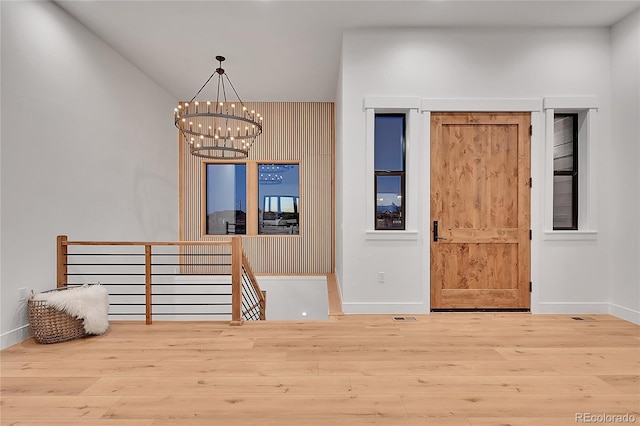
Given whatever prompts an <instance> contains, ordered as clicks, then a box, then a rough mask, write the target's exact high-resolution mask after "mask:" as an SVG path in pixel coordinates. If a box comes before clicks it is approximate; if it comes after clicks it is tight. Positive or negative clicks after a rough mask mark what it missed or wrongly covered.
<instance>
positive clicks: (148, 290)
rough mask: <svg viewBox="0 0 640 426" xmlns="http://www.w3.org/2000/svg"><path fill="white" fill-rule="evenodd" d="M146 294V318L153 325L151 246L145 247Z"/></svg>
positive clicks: (146, 245)
mask: <svg viewBox="0 0 640 426" xmlns="http://www.w3.org/2000/svg"><path fill="white" fill-rule="evenodd" d="M144 287H145V288H144V293H145V300H144V304H145V318H146V322H147V325H148V324H151V244H145V246H144Z"/></svg>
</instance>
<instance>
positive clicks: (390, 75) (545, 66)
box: [336, 28, 637, 313]
mask: <svg viewBox="0 0 640 426" xmlns="http://www.w3.org/2000/svg"><path fill="white" fill-rule="evenodd" d="M610 78H611V75H610V40H609V30H608V29H606V28H592V29H553V28H545V29H454V28H426V29H410V30H400V29H398V30H396V29H368V30H353V31H352V32H348V33H347V34H345V36H344V41H343V52H342V86H341V87H342V91H341V96H342V110H341V113H340V114H339V115H338V116H337V117H336V119H337V121H338V123H339V124H338V126H337V128H338V129H340V128H342V132H341V134H339V135H337V137H336V140H337V141H338V142H339V143H340V146H339V147H338V148H337V150H336V151H337V156H338V157H339V158H337V165H338V167H340V168H341V170H340V171H338V175H342V176H344V179H343V180H342V192H341V193H337V197H339V198H340V199H339V200H338V201H337V204H338V205H341V210H342V212H343V213H342V224H341V231H342V235H340V234H338V241H337V244H338V246H339V248H337V250H336V252H337V253H339V254H340V253H341V256H342V259H339V260H337V264H341V263H342V264H343V265H344V266H343V270H342V271H338V275H339V276H338V279H339V280H340V283H341V285H342V297H343V303H344V306H343V309H344V311H345V312H346V313H355V312H369V313H384V312H398V313H407V312H413V313H420V312H428V310H429V300H428V292H427V291H424V289H425V286H426V287H427V288H428V286H429V285H430V284H429V277H428V268H424V267H422V265H421V264H423V263H424V262H427V263H428V262H429V257H428V256H429V210H428V209H429V201H428V194H429V190H428V186H427V185H428V175H429V158H428V157H429V149H428V147H426V146H422V147H421V148H422V149H420V153H421V154H420V155H421V157H420V159H419V169H420V170H419V172H417V173H414V178H416V177H417V178H418V180H419V181H418V182H415V183H416V184H418V185H420V188H419V189H418V193H419V194H422V196H421V199H420V200H418V203H419V214H420V225H419V228H420V229H418V231H419V238H418V240H416V241H371V240H367V239H366V237H365V231H366V229H365V223H366V215H368V214H372V212H369V211H366V209H365V208H363V206H365V205H366V204H367V203H366V197H368V196H372V195H371V194H367V193H366V190H365V188H366V179H367V178H368V177H367V174H366V170H365V169H366V162H365V155H364V144H365V113H364V110H363V99H364V98H365V97H374V96H375V97H402V96H408V97H419V98H421V99H500V98H509V99H540V101H542V98H544V97H545V96H596V97H598V100H599V109H598V112H597V114H598V126H597V135H595V136H596V138H595V139H596V143H597V144H598V145H599V147H600V148H599V149H598V150H597V152H598V158H597V161H596V162H595V163H596V164H595V170H594V173H596V174H597V176H598V181H597V188H596V191H595V192H596V194H597V197H598V202H597V206H598V207H597V208H598V211H597V212H596V213H597V217H599V218H600V219H599V222H598V228H597V231H598V233H597V235H596V237H595V239H594V240H591V241H549V240H547V239H545V238H544V232H543V231H544V229H543V223H544V221H543V219H544V217H543V216H544V215H543V212H544V211H545V206H544V204H543V203H544V194H543V192H542V190H541V189H542V188H543V187H544V185H542V182H543V181H544V178H545V173H548V169H545V167H544V153H545V151H544V130H543V124H544V123H543V121H542V118H541V117H542V114H539V113H535V114H533V120H534V123H533V124H534V135H533V137H532V176H533V178H534V189H533V191H532V228H533V230H534V241H533V243H532V280H533V282H534V292H533V294H532V311H533V312H608V301H609V284H608V280H609V276H610V275H609V264H608V262H607V258H608V257H609V250H610V249H611V248H612V247H613V246H614V244H613V243H612V241H611V238H610V235H609V232H608V222H609V221H608V216H607V214H608V209H607V208H606V205H607V203H608V202H610V201H611V200H610V198H611V197H612V196H610V195H608V194H607V192H608V190H609V185H610V183H611V174H612V173H611V171H610V170H608V169H607V166H608V164H609V163H610V160H609V155H610V154H609V149H607V147H608V145H609V137H608V135H609V115H610V88H611V79H610ZM337 111H339V110H338V109H337ZM428 129H429V127H428V123H426V118H425V123H424V125H423V126H422V129H421V134H420V135H419V137H418V138H417V140H416V141H415V142H414V143H419V144H424V145H426V141H428ZM633 158H637V155H636V156H635V157H633ZM408 173H409V174H411V171H408ZM636 181H637V179H636ZM425 218H426V219H425ZM635 235H637V233H636V234H635ZM619 250H623V249H621V248H620V249H619ZM378 272H385V275H386V280H385V281H386V282H385V283H378V282H377V273H378Z"/></svg>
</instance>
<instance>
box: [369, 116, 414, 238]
mask: <svg viewBox="0 0 640 426" xmlns="http://www.w3.org/2000/svg"><path fill="white" fill-rule="evenodd" d="M378 117H402V141H401V143H402V170H377V169H376V167H375V155H376V153H375V139H374V153H373V155H374V157H373V158H374V168H373V170H374V172H373V179H374V184H373V185H374V191H373V197H374V200H375V201H374V210H373V215H374V225H373V226H374V229H375V230H376V231H404V230H406V229H407V223H406V219H407V216H406V212H405V203H406V199H407V197H406V192H407V191H406V183H405V182H406V168H407V114H405V113H386V112H384V113H383V112H381V113H375V115H374V121H376V120H377V118H378ZM374 138H375V135H374ZM381 176H399V177H400V198H401V199H402V204H401V205H400V217H401V218H402V226H401V227H399V228H394V227H384V226H378V178H379V177H381Z"/></svg>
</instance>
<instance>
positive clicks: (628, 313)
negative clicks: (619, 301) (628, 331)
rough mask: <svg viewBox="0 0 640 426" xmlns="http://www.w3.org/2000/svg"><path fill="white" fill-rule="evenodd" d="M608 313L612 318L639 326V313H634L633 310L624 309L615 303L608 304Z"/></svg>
mask: <svg viewBox="0 0 640 426" xmlns="http://www.w3.org/2000/svg"><path fill="white" fill-rule="evenodd" d="M609 313H610V314H611V315H613V316H614V317H618V318H620V319H623V320H625V321H629V322H632V323H634V324H638V325H640V312H639V311H634V310H633V309H629V308H625V307H624V306H620V305H616V304H615V303H610V304H609Z"/></svg>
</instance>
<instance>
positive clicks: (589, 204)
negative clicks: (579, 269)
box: [534, 96, 599, 240]
mask: <svg viewBox="0 0 640 426" xmlns="http://www.w3.org/2000/svg"><path fill="white" fill-rule="evenodd" d="M598 104H599V102H598V98H597V97H595V96H576V97H570V96H569V97H545V98H544V99H543V109H544V114H545V127H546V132H545V145H546V157H545V170H546V171H545V183H544V194H545V209H544V224H545V231H544V238H545V239H546V240H595V239H597V235H598V232H597V230H596V229H597V228H596V195H597V194H596V191H595V175H594V171H595V167H594V165H595V160H596V157H595V155H594V153H595V148H596V145H597V143H598V141H599V138H598V125H597V121H598V120H597V118H598ZM535 137H536V135H535V134H534V138H535ZM534 185H535V183H534Z"/></svg>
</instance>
